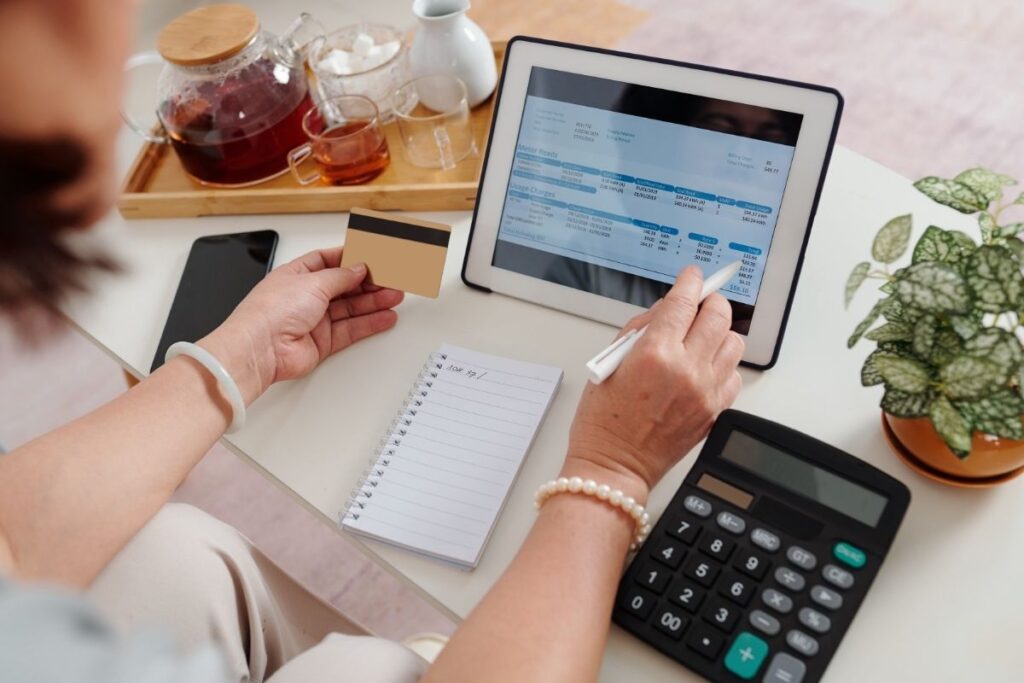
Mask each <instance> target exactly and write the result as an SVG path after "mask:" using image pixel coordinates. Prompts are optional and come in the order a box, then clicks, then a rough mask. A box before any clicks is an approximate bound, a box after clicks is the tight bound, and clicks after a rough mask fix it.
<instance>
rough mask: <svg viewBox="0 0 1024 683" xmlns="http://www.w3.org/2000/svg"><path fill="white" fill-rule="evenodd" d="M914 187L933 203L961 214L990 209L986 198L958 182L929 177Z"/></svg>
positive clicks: (922, 179) (919, 181)
mask: <svg viewBox="0 0 1024 683" xmlns="http://www.w3.org/2000/svg"><path fill="white" fill-rule="evenodd" d="M914 187H916V188H917V189H918V190H920V191H921V192H923V193H924V194H926V195H928V197H929V198H931V199H932V200H933V201H936V202H938V203H939V204H945V205H946V206H948V207H950V208H952V209H956V210H957V211H959V212H960V213H975V212H976V211H984V210H985V209H987V208H988V201H986V199H985V198H984V197H981V196H979V195H978V193H977V192H975V191H974V190H972V189H971V188H970V187H968V186H967V185H964V184H963V183H961V182H957V181H956V180H946V179H945V178H937V177H935V176H928V177H926V178H921V179H920V180H918V181H917V182H916V183H914Z"/></svg>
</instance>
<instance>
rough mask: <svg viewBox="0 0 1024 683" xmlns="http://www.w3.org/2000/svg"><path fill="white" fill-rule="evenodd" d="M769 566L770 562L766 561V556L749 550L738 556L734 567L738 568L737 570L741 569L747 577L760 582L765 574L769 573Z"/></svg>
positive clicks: (733, 564)
mask: <svg viewBox="0 0 1024 683" xmlns="http://www.w3.org/2000/svg"><path fill="white" fill-rule="evenodd" d="M768 564H769V562H768V560H767V559H765V557H764V555H761V554H760V553H755V552H753V551H750V550H747V551H744V552H742V553H739V554H738V555H736V559H735V560H734V561H733V563H732V566H734V567H736V569H739V570H740V571H741V572H743V573H744V574H746V575H747V576H750V577H753V578H755V579H757V580H758V581H760V580H761V579H763V578H764V575H765V572H767V571H768Z"/></svg>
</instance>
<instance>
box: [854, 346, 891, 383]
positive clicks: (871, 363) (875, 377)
mask: <svg viewBox="0 0 1024 683" xmlns="http://www.w3.org/2000/svg"><path fill="white" fill-rule="evenodd" d="M880 353H884V352H883V351H880V350H878V349H875V350H874V351H872V352H871V353H870V354H868V357H867V358H865V359H864V365H862V366H861V368H860V383H861V386H865V387H873V386H875V385H877V384H882V383H883V382H885V379H884V378H883V377H882V375H881V374H879V372H878V368H876V367H875V356H877V355H878V354H880Z"/></svg>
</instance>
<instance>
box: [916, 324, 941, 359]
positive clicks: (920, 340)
mask: <svg viewBox="0 0 1024 683" xmlns="http://www.w3.org/2000/svg"><path fill="white" fill-rule="evenodd" d="M937 327H938V322H937V321H936V320H935V316H933V315H923V316H921V317H920V319H918V321H917V322H915V323H914V330H913V332H912V338H911V343H912V344H913V348H914V353H916V354H917V355H918V356H920V357H922V358H927V357H928V356H929V354H931V352H932V347H933V346H934V345H935V333H936V331H937Z"/></svg>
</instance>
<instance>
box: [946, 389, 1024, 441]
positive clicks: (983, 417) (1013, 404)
mask: <svg viewBox="0 0 1024 683" xmlns="http://www.w3.org/2000/svg"><path fill="white" fill-rule="evenodd" d="M953 405H954V406H955V407H956V409H957V410H958V411H960V414H961V415H963V416H964V417H965V418H966V419H967V421H968V422H970V424H971V426H972V427H973V428H974V429H975V430H977V431H979V432H984V433H986V434H994V435H996V436H1001V437H1004V438H1008V439H1022V438H1024V428H1022V425H1021V421H1020V418H1021V413H1022V412H1024V401H1022V400H1021V398H1020V396H1018V395H1017V394H1016V393H1015V392H1013V391H1010V390H1009V389H1005V390H1003V391H999V392H997V393H995V394H992V395H991V396H986V397H984V398H979V399H976V400H974V401H955V402H954V403H953Z"/></svg>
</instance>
